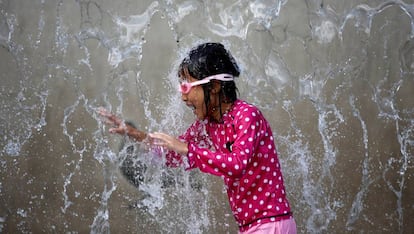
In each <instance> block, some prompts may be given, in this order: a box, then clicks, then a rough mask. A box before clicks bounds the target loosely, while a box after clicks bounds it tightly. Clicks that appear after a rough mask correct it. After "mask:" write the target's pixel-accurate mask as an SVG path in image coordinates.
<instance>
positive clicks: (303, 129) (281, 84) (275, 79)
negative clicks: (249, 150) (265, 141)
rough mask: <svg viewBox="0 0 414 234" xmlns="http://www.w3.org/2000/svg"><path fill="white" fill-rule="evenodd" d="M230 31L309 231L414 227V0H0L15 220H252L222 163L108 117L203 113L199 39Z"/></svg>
mask: <svg viewBox="0 0 414 234" xmlns="http://www.w3.org/2000/svg"><path fill="white" fill-rule="evenodd" d="M207 41H219V42H221V43H223V44H224V45H225V46H226V47H227V48H228V49H230V51H232V53H233V55H234V57H235V58H236V60H237V61H238V63H239V64H240V67H241V69H242V73H241V76H240V77H239V78H238V80H237V81H236V83H237V85H238V88H239V91H240V95H239V96H240V98H242V99H245V100H247V101H249V102H251V103H253V104H255V105H257V106H258V107H259V108H260V109H261V110H262V111H263V113H264V114H265V116H266V117H267V119H268V120H269V122H270V124H271V126H272V128H273V131H274V134H275V136H276V137H275V141H276V145H277V146H278V150H279V157H280V161H281V164H282V169H283V173H284V177H285V183H286V187H287V191H288V198H289V200H290V202H291V204H292V209H293V212H294V215H295V218H296V222H297V225H298V231H299V233H413V232H414V222H413V218H412V217H414V176H413V174H414V162H413V160H414V156H413V155H414V96H413V95H414V3H413V1H411V0H410V1H408V0H405V1H403V0H382V1H380V0H366V1H362V0H346V1H340V0H330V1H323V0H309V1H300V0H255V1H241V0H240V1H233V0H231V1H224V0H219V1H194V0H183V1H181V0H180V1H174V0H160V1H144V0H140V1H138V0H118V1H106V0H103V1H92V0H65V1H63V0H55V1H52V0H31V1H24V0H0V71H1V72H0V87H1V88H0V92H1V93H0V95H1V98H0V107H1V112H0V233H237V227H236V225H235V221H234V219H233V217H232V214H231V211H230V209H229V206H228V204H227V197H226V194H225V191H224V187H223V183H222V181H221V179H220V178H216V177H213V176H209V175H205V174H202V173H200V172H199V171H198V170H193V171H191V172H188V171H184V170H183V169H182V168H175V169H171V168H166V167H165V166H164V163H163V158H162V157H161V158H160V157H157V156H156V155H152V154H151V153H149V152H147V151H146V150H145V145H141V144H137V143H134V142H132V141H130V140H129V139H126V138H124V137H122V136H114V135H110V134H109V133H108V126H105V125H104V124H103V123H102V121H100V119H99V116H97V114H96V109H97V108H98V107H100V106H104V107H106V108H108V109H110V110H111V111H113V112H114V113H117V114H118V115H119V116H122V117H123V118H125V119H127V120H130V121H132V122H133V123H134V124H135V125H136V126H137V127H138V128H140V129H144V130H146V131H165V132H168V133H171V134H175V135H178V134H180V133H181V132H183V131H184V130H185V129H186V127H187V126H188V125H189V124H190V123H191V122H192V121H193V120H194V116H192V114H191V111H189V110H188V109H187V107H185V105H183V104H182V103H181V101H180V96H179V93H178V92H177V91H176V88H175V87H176V86H177V83H178V80H177V77H176V69H177V65H178V64H179V62H180V61H181V59H182V58H183V57H184V56H185V54H186V53H187V52H188V50H189V49H190V48H192V47H193V46H195V45H197V44H199V43H201V42H207Z"/></svg>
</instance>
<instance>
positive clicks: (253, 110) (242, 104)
mask: <svg viewBox="0 0 414 234" xmlns="http://www.w3.org/2000/svg"><path fill="white" fill-rule="evenodd" d="M233 115H234V117H240V118H242V117H244V116H246V115H248V116H253V117H254V116H261V115H262V114H261V112H260V110H259V109H258V108H257V107H256V106H255V105H253V104H250V103H248V102H246V101H244V100H240V99H237V100H236V101H235V102H234V105H233Z"/></svg>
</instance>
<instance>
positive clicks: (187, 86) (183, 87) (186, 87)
mask: <svg viewBox="0 0 414 234" xmlns="http://www.w3.org/2000/svg"><path fill="white" fill-rule="evenodd" d="M211 80H221V81H232V80H234V79H233V76H232V75H230V74H218V75H213V76H208V77H206V78H204V79H202V80H198V81H194V82H191V83H189V82H187V81H182V82H181V83H180V86H179V91H180V92H181V93H182V94H188V93H189V92H190V91H191V88H192V87H194V86H197V85H201V84H207V83H208V82H210V81H211Z"/></svg>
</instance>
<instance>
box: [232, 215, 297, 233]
mask: <svg viewBox="0 0 414 234" xmlns="http://www.w3.org/2000/svg"><path fill="white" fill-rule="evenodd" d="M239 234H296V222H295V219H294V218H293V217H292V218H290V219H284V220H280V221H276V222H270V223H264V224H259V225H255V226H253V227H251V228H250V229H248V230H246V231H244V232H239Z"/></svg>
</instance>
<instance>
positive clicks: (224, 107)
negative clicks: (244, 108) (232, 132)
mask: <svg viewBox="0 0 414 234" xmlns="http://www.w3.org/2000/svg"><path fill="white" fill-rule="evenodd" d="M232 106H233V103H225V102H222V103H221V108H220V106H215V107H212V108H211V109H210V112H209V116H210V119H211V120H213V121H215V122H221V120H222V117H223V115H224V114H225V113H227V112H228V111H229V110H230V109H231V107H232Z"/></svg>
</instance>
